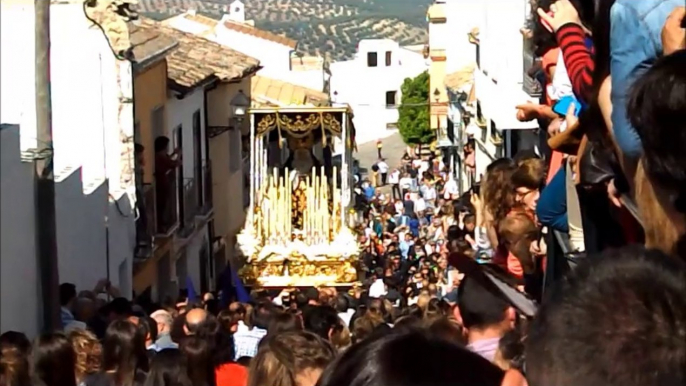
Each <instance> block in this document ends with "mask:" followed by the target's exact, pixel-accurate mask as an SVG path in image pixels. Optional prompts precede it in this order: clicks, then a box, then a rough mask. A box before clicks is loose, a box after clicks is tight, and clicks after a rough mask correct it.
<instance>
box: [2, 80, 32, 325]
mask: <svg viewBox="0 0 686 386" xmlns="http://www.w3.org/2000/svg"><path fill="white" fill-rule="evenodd" d="M3 80H4V78H3ZM3 107H4V104H3ZM0 147H1V149H0V177H1V178H0V190H2V194H0V256H2V259H0V293H1V294H2V301H0V331H2V332H5V331H8V330H15V331H23V332H25V333H26V334H27V335H29V336H35V335H36V334H37V333H38V331H39V330H40V320H41V317H42V316H41V315H42V311H41V304H42V301H41V292H40V291H41V290H40V276H39V273H38V272H39V271H38V265H37V263H36V261H37V260H36V240H35V235H36V233H35V209H34V200H33V197H34V193H33V192H34V190H33V189H34V179H33V175H34V174H33V170H34V169H33V163H29V162H22V161H21V156H20V144H19V127H18V126H9V125H8V126H6V127H3V128H0Z"/></svg>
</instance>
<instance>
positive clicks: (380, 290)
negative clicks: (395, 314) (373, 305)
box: [369, 279, 387, 298]
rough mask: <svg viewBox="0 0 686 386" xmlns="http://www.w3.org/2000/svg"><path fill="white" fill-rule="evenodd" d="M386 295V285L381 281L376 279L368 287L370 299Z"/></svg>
mask: <svg viewBox="0 0 686 386" xmlns="http://www.w3.org/2000/svg"><path fill="white" fill-rule="evenodd" d="M386 293H387V292H386V285H385V284H384V283H383V279H376V281H374V283H372V285H371V286H370V287H369V297H370V298H380V297H382V296H384V295H386Z"/></svg>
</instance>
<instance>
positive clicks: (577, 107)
mask: <svg viewBox="0 0 686 386" xmlns="http://www.w3.org/2000/svg"><path fill="white" fill-rule="evenodd" d="M572 103H574V116H576V117H578V116H579V113H580V112H581V102H579V101H578V100H577V99H576V98H575V97H574V96H572V95H567V96H563V97H562V98H560V99H559V100H558V101H557V103H555V106H553V111H554V112H555V113H557V114H558V115H560V116H562V117H564V116H566V115H567V110H569V105H571V104H572Z"/></svg>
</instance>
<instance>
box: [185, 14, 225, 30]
mask: <svg viewBox="0 0 686 386" xmlns="http://www.w3.org/2000/svg"><path fill="white" fill-rule="evenodd" d="M183 17H184V18H185V19H188V20H192V21H194V22H196V23H200V24H203V25H206V26H208V27H212V28H214V27H216V26H217V24H219V20H217V19H213V18H211V17H208V16H205V15H201V14H199V13H185V14H184V15H183Z"/></svg>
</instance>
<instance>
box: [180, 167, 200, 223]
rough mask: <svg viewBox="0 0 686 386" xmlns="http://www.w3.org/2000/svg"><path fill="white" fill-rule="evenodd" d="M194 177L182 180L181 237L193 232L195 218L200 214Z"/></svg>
mask: <svg viewBox="0 0 686 386" xmlns="http://www.w3.org/2000/svg"><path fill="white" fill-rule="evenodd" d="M197 178H198V176H197V175H196V176H195V177H194V178H184V180H183V202H182V205H183V221H182V222H181V230H180V232H181V235H182V236H184V235H189V234H191V233H193V230H195V216H196V215H197V214H198V213H199V212H200V206H199V204H198V198H199V197H198V189H197V187H196V179H197Z"/></svg>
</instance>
